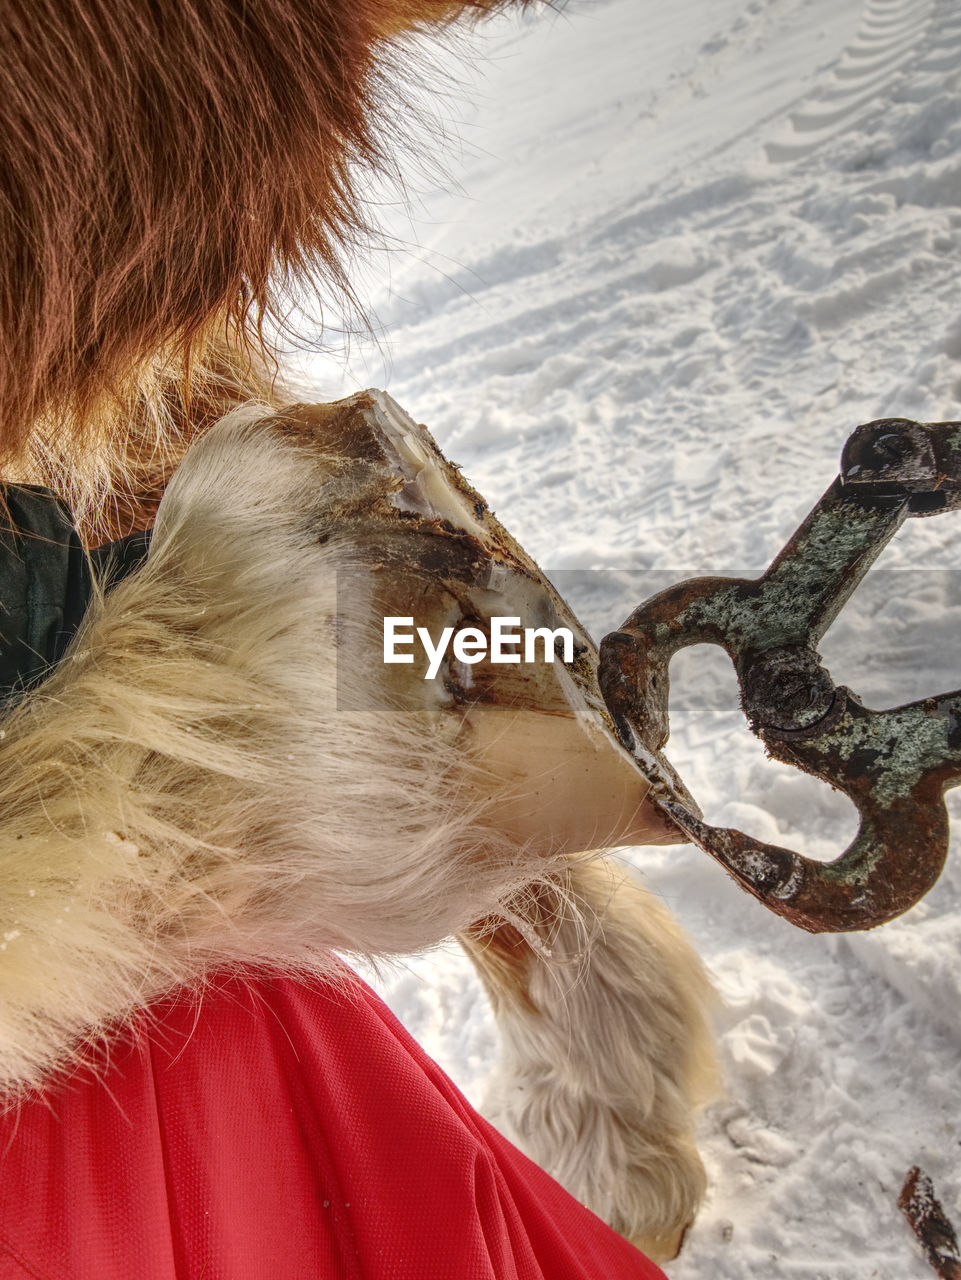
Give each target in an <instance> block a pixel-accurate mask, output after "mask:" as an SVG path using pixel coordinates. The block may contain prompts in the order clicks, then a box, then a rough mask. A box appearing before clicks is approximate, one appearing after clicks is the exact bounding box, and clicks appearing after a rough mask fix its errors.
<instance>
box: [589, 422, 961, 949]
mask: <svg viewBox="0 0 961 1280" xmlns="http://www.w3.org/2000/svg"><path fill="white" fill-rule="evenodd" d="M958 508H961V422H937V423H919V422H911V421H909V420H907V419H905V418H884V419H881V420H879V421H876V422H869V423H867V424H865V425H864V426H860V427H858V429H857V430H856V431H855V432H854V434H853V435H852V436H851V437H850V438H849V439H848V441H847V443H846V445H845V447H844V451H843V453H842V457H841V469H840V474H839V476H838V477H837V479H836V480H835V481H834V483H833V484H832V485H831V487H830V488H829V489H828V490H827V492H826V493H825V494H824V496H823V497H822V498H821V500H820V502H818V504H817V505H816V506H815V507H814V509H813V510H812V511H811V513H810V515H809V516H808V517H807V518H806V520H805V521H804V522H803V524H802V525H801V526H800V528H799V529H798V530H797V531H796V532H795V534H794V535H793V537H792V538H791V539H790V541H789V542H788V543H787V545H786V546H785V548H784V550H783V551H782V552H781V553H780V555H778V557H777V558H776V559H775V560H774V562H773V563H772V564H771V566H770V568H768V570H767V571H766V572H765V573H764V574H762V576H761V577H760V578H757V579H746V578H695V579H691V580H689V581H687V582H683V583H680V584H678V585H677V586H674V587H671V588H669V589H668V590H667V591H663V592H661V593H660V594H658V595H656V596H654V597H653V598H652V599H650V600H648V601H647V602H646V603H645V604H642V605H641V606H640V608H638V609H637V610H635V612H634V613H632V614H631V616H630V617H629V618H628V619H627V621H626V622H625V623H624V624H623V625H622V626H621V627H620V628H619V629H618V630H616V631H614V632H612V633H611V634H610V635H608V636H606V637H605V638H604V640H603V641H602V642H601V646H600V671H599V679H600V686H601V691H602V693H603V695H604V699H605V701H606V703H607V707H608V710H609V711H610V713H611V715H612V717H613V719H614V723H615V726H616V730H617V733H618V735H619V737H620V740H621V742H622V744H623V745H624V747H625V748H626V749H627V750H628V751H630V752H631V754H632V755H633V756H634V758H635V760H636V761H637V763H638V764H639V765H640V767H641V768H642V770H643V771H644V772H645V773H646V774H647V776H648V777H649V778H650V780H651V783H652V792H651V799H652V800H653V801H654V802H655V804H657V805H658V806H659V807H660V808H661V809H662V811H663V812H664V813H665V814H666V815H667V817H668V818H669V819H670V820H671V821H672V822H674V823H675V824H676V825H677V827H679V828H680V829H681V830H682V831H683V832H684V833H685V834H686V835H687V836H688V837H689V838H690V839H691V840H693V841H694V842H695V843H696V844H698V845H700V846H701V848H703V849H705V850H706V851H707V852H708V853H710V854H711V855H712V856H713V857H715V858H716V859H717V860H718V861H719V862H720V863H721V864H722V865H723V866H724V867H725V868H726V869H727V870H728V871H729V872H730V874H731V875H732V876H733V877H734V878H735V879H736V880H737V881H738V883H739V884H741V885H742V886H743V887H744V888H745V889H747V890H748V892H750V893H752V894H754V896H755V897H756V898H758V899H759V900H760V901H761V902H763V903H764V904H765V905H766V906H767V907H769V908H770V909H771V910H772V911H775V912H776V913H777V914H778V915H781V916H784V917H785V918H786V919H787V920H789V921H791V922H792V923H793V924H796V925H798V926H800V927H801V928H804V929H808V930H810V931H812V932H824V931H845V930H855V929H870V928H872V927H873V926H875V925H879V924H883V923H884V922H885V921H887V920H891V919H893V918H894V917H895V916H898V915H900V914H901V913H902V912H904V911H906V910H907V909H908V908H909V907H911V906H913V905H914V903H916V902H917V901H918V900H919V899H920V898H921V897H922V896H923V895H924V894H925V893H927V892H928V890H929V889H930V888H931V887H932V885H933V884H934V883H935V881H936V880H937V878H938V876H939V874H940V872H941V869H942V867H943V865H944V860H945V857H946V855H947V848H948V816H947V811H946V808H945V804H944V791H945V790H946V789H947V788H948V787H951V786H956V785H957V784H958V783H959V782H961V691H955V692H953V693H947V694H940V695H937V696H935V697H931V698H925V699H923V700H922V701H919V702H913V703H909V704H907V705H905V706H900V707H895V708H893V709H890V710H885V711H872V710H869V709H868V708H867V707H865V706H864V705H863V704H862V703H861V700H860V699H859V698H858V696H857V695H856V694H855V693H853V692H852V691H851V690H850V689H848V688H845V687H844V686H840V687H838V686H835V684H834V682H833V681H832V679H831V676H830V674H829V673H828V671H827V670H826V669H825V668H824V667H823V665H822V662H821V657H820V655H819V654H818V652H817V646H818V643H819V642H820V640H821V638H822V636H823V635H824V633H825V632H826V631H827V629H828V627H829V626H830V625H831V623H832V622H833V621H834V619H835V618H836V617H837V615H838V613H839V612H840V610H841V609H842V607H843V606H844V604H845V602H846V601H847V600H848V598H849V597H850V595H851V593H852V592H853V591H854V589H855V587H856V586H857V584H858V583H859V582H860V580H861V579H862V578H863V576H864V575H865V573H866V572H867V571H868V569H869V568H870V566H871V565H872V564H873V563H874V561H875V560H876V559H877V557H878V555H879V554H880V552H881V551H882V550H883V548H884V546H885V545H886V544H887V542H888V541H889V540H890V539H891V537H892V536H893V535H894V533H896V531H897V530H898V529H899V528H900V526H901V524H902V523H903V521H904V520H905V519H907V518H908V517H909V516H930V515H936V514H938V513H939V512H942V511H952V510H956V509H958ZM704 643H708V644H717V645H720V646H721V647H722V648H723V649H725V650H726V651H727V653H728V654H729V655H730V656H731V658H732V659H733V662H734V666H735V669H736V671H737V675H738V680H739V682H740V688H741V699H742V704H743V707H744V711H745V714H746V715H747V718H748V720H749V722H750V725H751V728H752V729H753V731H754V732H755V733H756V734H757V736H758V737H759V738H760V739H761V740H762V741H763V742H764V744H765V746H766V748H767V751H768V754H769V755H771V756H773V757H774V758H775V759H777V760H781V761H784V762H785V763H787V764H791V765H794V766H795V767H796V768H798V769H802V770H804V771H805V772H807V773H810V774H813V775H814V776H815V777H818V778H822V779H823V780H824V781H825V782H828V783H830V784H831V786H833V787H836V788H837V789H838V790H840V791H843V792H844V793H845V794H846V795H848V796H850V798H851V799H852V800H853V801H854V804H855V805H856V806H857V809H858V812H859V814H860V827H859V830H858V833H857V835H856V837H855V839H854V840H853V841H852V843H851V844H850V845H849V846H848V848H847V849H845V850H844V852H843V853H842V854H841V855H840V857H838V858H837V859H836V860H835V861H833V862H827V863H825V862H816V861H812V860H811V859H809V858H805V857H803V856H802V855H801V854H799V853H795V852H794V851H793V850H790V849H785V848H781V847H779V846H777V845H770V844H765V843H763V842H761V841H759V840H755V839H753V838H752V837H751V836H748V835H745V834H744V833H743V832H741V831H737V830H733V829H728V828H721V827H713V826H710V825H708V824H707V823H705V822H704V821H703V819H702V817H701V813H700V811H699V809H698V807H697V805H696V804H695V802H694V801H693V800H692V799H691V797H690V796H689V795H688V793H687V792H686V791H685V790H684V789H683V788H682V787H679V786H678V785H677V781H676V779H675V778H673V777H672V776H668V775H666V774H665V773H664V771H663V768H662V762H661V761H660V759H659V757H660V752H661V749H662V748H663V746H664V744H665V743H666V741H667V738H668V694H669V688H670V685H669V677H668V664H669V663H670V660H671V658H672V656H673V655H674V654H675V653H676V652H677V651H678V650H679V649H682V648H685V647H686V646H688V645H693V644H704Z"/></svg>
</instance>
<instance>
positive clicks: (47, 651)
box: [0, 485, 149, 705]
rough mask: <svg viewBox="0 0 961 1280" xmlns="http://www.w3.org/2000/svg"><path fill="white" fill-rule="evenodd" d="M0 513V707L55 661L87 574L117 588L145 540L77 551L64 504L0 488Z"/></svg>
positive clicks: (75, 618) (39, 493)
mask: <svg viewBox="0 0 961 1280" xmlns="http://www.w3.org/2000/svg"><path fill="white" fill-rule="evenodd" d="M2 494H3V509H2V510H0V705H2V704H6V705H9V704H10V703H11V702H13V701H15V700H16V699H17V698H18V697H19V696H20V695H21V694H22V693H23V692H24V691H25V690H26V689H29V688H30V687H31V686H33V685H35V684H37V683H38V682H39V681H40V680H42V679H43V677H44V676H45V675H46V674H47V673H48V672H49V670H50V668H51V667H52V666H54V665H55V664H56V663H57V662H59V661H60V659H61V658H62V657H63V655H64V652H65V650H66V648H67V645H68V644H69V643H70V640H71V639H72V637H73V636H74V634H75V632H76V630H77V628H78V627H79V626H80V621H81V619H82V618H83V615H84V613H85V612H86V609H87V606H88V604H89V603H90V596H91V592H92V586H93V578H92V572H94V573H97V575H98V576H99V577H101V578H103V577H104V576H105V575H106V577H107V579H108V582H110V583H112V582H115V581H117V580H118V579H119V578H120V577H123V576H124V575H125V574H127V573H129V572H131V571H132V570H133V569H135V568H136V567H137V565H139V564H141V563H142V562H143V559H144V557H145V556H146V553H147V545H148V540H149V535H146V534H135V535H134V536H133V537H132V538H127V539H124V540H123V541H122V542H119V543H110V544H108V545H107V546H105V547H98V548H97V550H96V551H94V552H93V554H92V556H90V557H88V556H87V553H86V552H85V551H84V548H83V545H82V543H81V541H80V538H79V537H78V535H77V531H76V529H75V528H74V526H73V521H72V519H71V516H70V511H69V509H68V508H67V506H66V504H65V503H64V502H63V501H62V500H61V499H60V498H58V497H57V496H56V495H55V494H54V493H52V492H51V491H50V490H49V489H43V488H40V487H39V486H34V485H7V486H4V487H3V490H2Z"/></svg>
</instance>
